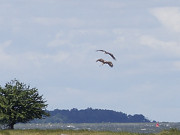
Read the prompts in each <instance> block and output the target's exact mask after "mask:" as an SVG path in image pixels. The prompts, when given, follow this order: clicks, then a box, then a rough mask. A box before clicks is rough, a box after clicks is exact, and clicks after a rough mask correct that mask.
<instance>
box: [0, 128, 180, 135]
mask: <svg viewBox="0 0 180 135" xmlns="http://www.w3.org/2000/svg"><path fill="white" fill-rule="evenodd" d="M0 135H180V130H177V129H171V130H164V131H162V132H160V133H156V134H140V133H128V132H110V131H88V130H77V131H76V130H60V129H59V130H32V129H31V130H0Z"/></svg>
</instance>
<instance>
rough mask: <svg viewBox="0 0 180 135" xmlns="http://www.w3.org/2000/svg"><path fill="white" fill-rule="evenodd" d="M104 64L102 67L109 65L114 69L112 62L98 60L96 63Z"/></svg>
mask: <svg viewBox="0 0 180 135" xmlns="http://www.w3.org/2000/svg"><path fill="white" fill-rule="evenodd" d="M98 61H99V62H102V65H104V64H108V65H109V66H110V67H113V64H112V62H111V61H105V60H103V59H98V60H96V62H98Z"/></svg>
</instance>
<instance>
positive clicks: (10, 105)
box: [0, 79, 49, 129]
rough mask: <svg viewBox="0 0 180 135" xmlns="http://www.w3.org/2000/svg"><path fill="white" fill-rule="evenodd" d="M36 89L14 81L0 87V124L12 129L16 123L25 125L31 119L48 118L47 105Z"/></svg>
mask: <svg viewBox="0 0 180 135" xmlns="http://www.w3.org/2000/svg"><path fill="white" fill-rule="evenodd" d="M45 103H46V101H45V100H44V99H43V97H42V95H39V93H38V89H36V88H30V86H29V85H26V84H24V83H21V82H19V81H18V80H16V79H14V80H11V81H10V82H8V83H6V84H5V87H4V88H2V87H1V86H0V123H1V124H4V125H6V126H7V128H8V129H14V124H16V123H26V122H28V121H30V120H33V119H42V118H44V117H46V116H49V113H47V112H46V107H47V104H45Z"/></svg>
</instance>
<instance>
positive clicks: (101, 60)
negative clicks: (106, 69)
mask: <svg viewBox="0 0 180 135" xmlns="http://www.w3.org/2000/svg"><path fill="white" fill-rule="evenodd" d="M98 61H99V62H102V63H104V62H105V61H104V60H103V59H98V60H96V62H98Z"/></svg>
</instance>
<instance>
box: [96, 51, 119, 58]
mask: <svg viewBox="0 0 180 135" xmlns="http://www.w3.org/2000/svg"><path fill="white" fill-rule="evenodd" d="M96 51H101V52H104V53H105V54H109V55H110V56H111V57H112V58H113V59H114V60H116V58H115V57H114V55H113V54H112V53H110V52H107V51H105V50H96Z"/></svg>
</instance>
